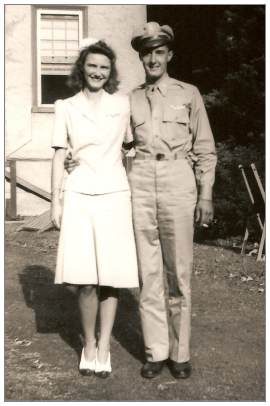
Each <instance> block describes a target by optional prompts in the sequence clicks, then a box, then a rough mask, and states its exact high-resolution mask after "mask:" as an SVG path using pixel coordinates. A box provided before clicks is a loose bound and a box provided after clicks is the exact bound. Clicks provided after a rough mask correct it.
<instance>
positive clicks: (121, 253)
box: [55, 191, 139, 288]
mask: <svg viewBox="0 0 270 406" xmlns="http://www.w3.org/2000/svg"><path fill="white" fill-rule="evenodd" d="M55 283H70V284H78V285H102V286H112V287H115V288H134V287H138V286H139V282H138V267H137V257H136V247H135V240H134V233H133V225H132V211H131V197H130V191H124V192H115V193H108V194H103V195H86V194H81V193H75V192H70V191H66V192H65V193H64V205H63V216H62V222H61V230H60V238H59V246H58V254H57V264H56V274H55Z"/></svg>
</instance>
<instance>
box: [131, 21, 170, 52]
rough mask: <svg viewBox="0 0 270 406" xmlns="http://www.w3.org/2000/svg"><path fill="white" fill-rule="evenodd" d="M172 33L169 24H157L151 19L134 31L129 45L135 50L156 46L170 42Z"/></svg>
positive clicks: (139, 50)
mask: <svg viewBox="0 0 270 406" xmlns="http://www.w3.org/2000/svg"><path fill="white" fill-rule="evenodd" d="M173 40H174V33H173V30H172V28H171V27H170V26H169V25H161V26H160V25H159V24H158V23H156V22H154V21H151V22H149V23H147V24H145V25H144V26H143V27H142V29H140V31H138V32H136V33H134V35H133V37H132V40H131V46H132V48H133V49H135V51H137V52H141V51H143V50H145V49H149V48H156V47H159V46H162V45H167V44H170V43H172V42H173Z"/></svg>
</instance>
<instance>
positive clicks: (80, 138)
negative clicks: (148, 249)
mask: <svg viewBox="0 0 270 406" xmlns="http://www.w3.org/2000/svg"><path fill="white" fill-rule="evenodd" d="M129 117H130V110H129V101H128V97H127V96H124V95H119V94H114V95H110V94H108V93H106V92H105V91H102V96H101V100H100V103H99V107H98V111H97V112H95V114H93V112H91V109H90V107H89V104H88V101H87V99H86V97H85V95H84V94H83V92H79V93H78V94H76V95H75V96H73V97H71V98H68V99H65V100H58V101H56V103H55V125H54V133H53V140H52V147H62V148H70V149H71V151H72V156H73V158H74V159H76V160H78V161H79V162H80V165H79V166H78V167H76V168H75V169H74V171H73V172H71V174H70V175H68V176H67V178H66V181H65V183H64V185H63V190H64V200H63V216H62V221H61V230H60V238H59V246H58V254H57V264H56V275H55V283H70V284H80V285H84V284H95V285H96V284H97V285H105V286H113V287H119V288H120V287H126V288H132V287H137V286H138V267H137V258H136V247H135V241H134V234H133V225H132V212H131V197H130V190H129V184H128V180H127V176H126V172H125V168H124V167H123V164H122V157H121V147H122V143H123V141H125V142H129V141H130V137H131V133H130V128H129Z"/></svg>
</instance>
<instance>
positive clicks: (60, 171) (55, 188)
mask: <svg viewBox="0 0 270 406" xmlns="http://www.w3.org/2000/svg"><path fill="white" fill-rule="evenodd" d="M65 156H66V149H65V148H55V153H54V157H53V161H52V179H51V191H52V204H51V218H52V222H53V224H54V225H55V227H56V228H58V229H59V228H60V225H61V217H62V205H61V201H60V195H61V188H62V182H63V177H64V160H65Z"/></svg>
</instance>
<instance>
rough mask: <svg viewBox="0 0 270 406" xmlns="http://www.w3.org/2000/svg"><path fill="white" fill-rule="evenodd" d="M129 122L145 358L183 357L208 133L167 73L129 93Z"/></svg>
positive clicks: (201, 112)
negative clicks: (131, 137) (195, 226)
mask: <svg viewBox="0 0 270 406" xmlns="http://www.w3.org/2000/svg"><path fill="white" fill-rule="evenodd" d="M149 24H150V23H149ZM133 47H134V46H133ZM134 48H135V47H134ZM131 124H132V130H133V135H134V143H135V150H136V155H135V157H134V159H133V160H132V163H131V168H130V171H129V181H130V186H131V192H132V203H133V204H132V206H133V221H134V230H135V238H136V246H137V254H138V261H139V273H140V278H141V285H142V286H141V296H140V314H141V320H142V329H143V336H144V342H145V350H146V358H147V360H148V361H151V362H156V361H162V360H165V359H167V358H168V357H169V358H170V359H171V360H173V361H176V362H186V361H188V360H189V359H190V351H189V342H190V317H191V297H190V279H191V272H192V261H193V230H194V225H193V224H194V209H195V206H196V202H197V186H199V187H201V186H207V187H210V188H211V187H212V185H213V183H214V172H215V165H216V152H215V146H214V140H213V135H212V132H211V128H210V125H209V121H208V118H207V114H206V111H205V107H204V104H203V101H202V97H201V95H200V93H199V91H198V89H197V88H196V87H195V86H192V85H190V84H187V83H184V82H180V81H178V80H175V79H172V78H170V77H169V76H168V75H165V76H163V77H162V78H161V80H160V81H158V83H155V85H154V86H152V85H149V86H147V85H142V86H140V87H138V88H137V89H135V90H134V91H133V92H132V94H131ZM164 277H165V278H164ZM167 282H168V291H169V295H168V297H167V295H166V283H167Z"/></svg>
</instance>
